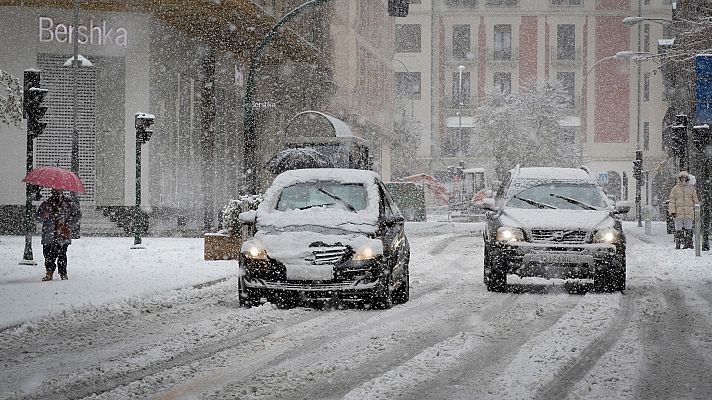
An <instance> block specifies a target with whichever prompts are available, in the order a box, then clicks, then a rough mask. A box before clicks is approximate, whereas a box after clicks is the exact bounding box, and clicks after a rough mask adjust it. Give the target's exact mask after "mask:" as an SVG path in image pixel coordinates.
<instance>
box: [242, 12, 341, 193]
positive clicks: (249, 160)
mask: <svg viewBox="0 0 712 400" xmlns="http://www.w3.org/2000/svg"><path fill="white" fill-rule="evenodd" d="M328 1H330V0H309V1H307V2H304V3H302V4H301V5H299V6H297V7H296V8H295V9H293V10H292V11H290V12H288V13H287V14H285V15H284V16H283V17H282V18H280V19H279V21H277V23H276V24H274V26H273V27H272V29H270V30H269V32H267V34H266V35H265V37H264V38H262V41H261V42H260V44H259V46H257V49H256V50H255V53H254V55H253V56H252V60H251V61H250V69H249V71H248V74H247V81H246V82H245V104H244V107H245V116H244V120H243V124H244V129H245V131H244V132H245V133H244V139H245V143H244V156H243V162H244V163H245V165H244V167H243V168H244V172H245V183H246V186H247V191H248V192H249V193H255V192H256V191H257V173H256V171H255V167H256V166H257V154H256V150H257V138H256V134H255V115H254V112H253V110H252V98H253V96H254V91H255V71H256V70H257V66H258V65H259V64H260V61H261V60H262V56H263V55H264V53H265V51H266V50H267V46H269V44H270V43H271V42H272V39H273V38H274V37H275V36H276V35H277V34H278V33H279V32H280V28H281V27H282V26H283V25H284V24H285V23H287V22H288V21H289V20H291V19H292V18H294V17H296V16H297V15H299V14H301V13H302V12H304V11H305V10H307V9H309V8H311V7H314V6H317V5H319V4H321V3H326V2H328Z"/></svg>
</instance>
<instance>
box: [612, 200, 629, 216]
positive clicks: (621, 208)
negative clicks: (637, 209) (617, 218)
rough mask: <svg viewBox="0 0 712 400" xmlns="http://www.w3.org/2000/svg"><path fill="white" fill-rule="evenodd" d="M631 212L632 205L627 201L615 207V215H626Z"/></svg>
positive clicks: (618, 202) (619, 202) (617, 203)
mask: <svg viewBox="0 0 712 400" xmlns="http://www.w3.org/2000/svg"><path fill="white" fill-rule="evenodd" d="M628 211H630V203H628V202H627V201H617V202H616V204H615V206H614V207H613V214H626V213H627V212H628Z"/></svg>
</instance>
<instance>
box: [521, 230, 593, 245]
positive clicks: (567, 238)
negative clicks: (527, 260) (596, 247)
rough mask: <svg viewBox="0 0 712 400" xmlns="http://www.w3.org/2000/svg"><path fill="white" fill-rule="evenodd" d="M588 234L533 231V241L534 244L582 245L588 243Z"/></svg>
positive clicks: (571, 231) (567, 231) (568, 231)
mask: <svg viewBox="0 0 712 400" xmlns="http://www.w3.org/2000/svg"><path fill="white" fill-rule="evenodd" d="M586 233H587V232H586V231H576V230H562V229H557V230H554V229H532V241H533V242H534V243H566V244H582V243H586Z"/></svg>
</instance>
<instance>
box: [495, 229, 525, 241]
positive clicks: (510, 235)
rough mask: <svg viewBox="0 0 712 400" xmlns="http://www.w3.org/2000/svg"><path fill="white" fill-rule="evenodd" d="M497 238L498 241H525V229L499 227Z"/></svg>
mask: <svg viewBox="0 0 712 400" xmlns="http://www.w3.org/2000/svg"><path fill="white" fill-rule="evenodd" d="M496 239H497V241H498V242H521V241H524V231H522V230H521V229H519V228H512V227H509V226H503V227H501V228H499V229H497V236H496Z"/></svg>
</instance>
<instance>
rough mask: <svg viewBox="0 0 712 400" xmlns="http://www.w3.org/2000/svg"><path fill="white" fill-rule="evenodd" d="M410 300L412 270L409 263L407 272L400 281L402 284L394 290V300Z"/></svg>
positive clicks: (400, 302)
mask: <svg viewBox="0 0 712 400" xmlns="http://www.w3.org/2000/svg"><path fill="white" fill-rule="evenodd" d="M408 300H410V271H409V269H408V265H407V264H406V266H405V273H404V274H403V279H402V280H401V282H400V286H398V288H397V289H396V290H394V291H393V302H394V303H396V304H403V303H406V302H407V301H408Z"/></svg>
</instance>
